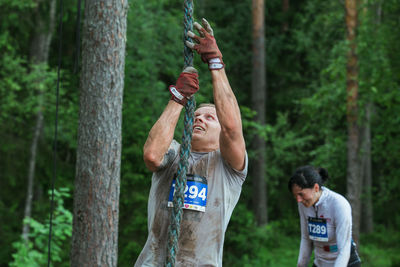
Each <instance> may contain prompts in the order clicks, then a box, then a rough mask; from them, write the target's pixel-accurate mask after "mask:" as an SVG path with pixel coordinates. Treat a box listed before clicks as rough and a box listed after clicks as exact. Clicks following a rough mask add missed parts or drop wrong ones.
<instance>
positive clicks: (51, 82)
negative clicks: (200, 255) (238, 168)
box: [0, 0, 400, 266]
mask: <svg viewBox="0 0 400 267" xmlns="http://www.w3.org/2000/svg"><path fill="white" fill-rule="evenodd" d="M37 3H38V2H37V1H33V0H29V1H28V0H13V1H11V0H0V53H1V55H2V56H1V57H0V111H1V112H0V125H2V127H1V130H0V155H1V156H0V158H1V160H0V170H1V171H0V223H1V224H2V227H1V228H0V236H1V237H2V239H1V240H0V245H1V247H2V248H3V249H2V250H1V251H0V265H1V266H3V265H6V264H7V263H8V262H11V261H12V258H11V254H12V253H14V255H15V257H18V260H24V259H26V258H27V257H28V256H29V257H32V258H35V260H32V261H31V262H30V263H32V264H34V262H40V263H44V262H45V258H43V257H44V254H45V251H46V248H45V246H46V242H45V240H46V236H45V234H44V232H45V229H46V227H47V226H46V225H43V224H42V223H39V222H44V221H45V220H46V218H47V217H48V213H49V209H50V208H49V204H48V201H47V198H46V197H45V196H44V195H45V194H44V193H43V192H46V191H47V188H49V181H50V178H51V176H52V169H51V164H50V163H51V162H52V153H53V149H52V148H53V147H52V143H53V141H54V140H53V136H54V130H55V129H54V121H55V103H56V99H55V86H56V71H55V70H56V66H57V53H58V50H57V49H58V46H57V45H58V40H59V38H60V37H59V36H57V35H55V36H54V37H53V41H52V45H51V50H50V57H49V62H48V64H44V65H40V66H39V65H38V66H36V65H31V64H30V63H29V62H30V61H29V54H30V51H29V47H30V40H31V36H32V34H33V32H34V30H35V29H34V28H35V23H33V21H34V16H35V14H37V13H39V14H42V15H44V12H46V11H48V10H45V8H38V6H37ZM265 4H266V6H265V8H266V10H265V11H266V17H265V21H266V35H265V37H266V63H267V73H266V75H267V87H268V94H267V95H268V101H267V114H266V115H267V117H266V118H267V123H266V125H264V126H261V125H258V124H257V123H255V122H254V121H253V118H254V112H253V111H252V107H251V103H250V99H251V98H250V93H249V91H250V89H249V88H250V86H251V69H252V66H251V56H252V51H251V47H252V40H251V38H252V36H251V33H252V21H251V1H250V0H246V1H242V0H230V1H227V0H223V1H204V0H201V1H194V7H195V8H194V12H195V15H194V16H195V21H199V20H200V19H201V18H202V17H205V18H207V19H208V21H209V22H210V23H211V25H212V27H213V29H214V34H215V37H216V39H217V41H218V45H219V47H220V49H221V51H222V53H223V55H224V62H225V63H226V71H227V74H228V77H229V79H230V83H231V86H232V88H233V90H234V92H235V94H236V95H237V98H238V100H239V103H240V105H241V112H242V118H243V128H244V131H245V139H246V143H247V144H250V142H251V140H252V138H253V137H254V135H256V134H257V135H260V136H262V137H263V138H264V139H265V140H266V142H267V155H266V156H267V157H266V163H265V164H266V166H267V167H266V172H267V173H266V174H267V179H268V180H267V185H268V187H267V188H268V215H269V216H268V217H269V218H270V224H269V225H267V226H266V227H262V228H258V227H257V226H255V222H254V217H253V213H252V211H251V210H250V207H251V205H252V204H251V199H252V188H251V179H252V177H248V179H247V181H246V183H245V184H244V187H243V191H242V196H241V199H240V202H239V204H238V206H237V207H236V209H235V211H234V214H233V217H232V220H231V222H230V225H229V227H228V230H227V234H226V240H225V247H224V265H227V266H293V265H295V263H296V259H297V253H298V245H299V233H298V232H299V226H298V219H297V208H296V203H295V201H293V200H292V197H291V195H290V193H289V192H288V190H287V180H288V178H289V176H290V175H291V173H292V172H293V170H294V169H295V168H296V167H298V166H300V165H305V164H313V165H317V166H322V167H325V168H327V169H328V172H329V173H330V176H331V177H332V179H331V180H330V181H329V184H328V186H329V187H330V188H332V189H334V190H335V191H337V192H340V193H342V194H345V192H346V168H347V166H346V164H347V161H346V157H347V156H346V142H347V128H346V76H345V75H346V55H347V49H348V43H347V42H346V41H345V35H346V32H345V31H346V27H345V17H344V16H345V9H344V3H343V2H342V1H318V0H301V1H291V3H290V9H289V10H288V11H287V12H284V11H283V10H282V1H281V0H272V1H267V2H266V3H265ZM399 12H400V5H399V0H386V1H380V0H372V1H368V2H364V4H363V6H362V7H360V13H359V19H360V23H359V25H358V31H357V34H358V35H357V53H358V59H359V91H360V94H359V97H360V102H359V103H360V105H359V111H360V124H361V125H362V123H364V114H365V105H366V104H367V103H372V104H373V106H374V108H373V113H372V121H371V123H372V125H371V129H372V140H371V142H372V165H373V166H372V168H373V205H374V216H375V217H374V222H375V223H379V224H381V225H382V227H383V228H388V230H387V231H386V230H384V229H380V227H378V228H377V231H376V233H375V234H373V235H370V236H362V237H361V238H362V242H361V256H362V257H363V259H364V260H363V261H364V265H366V266H390V265H392V266H396V264H397V265H398V264H399V259H398V257H397V254H396V253H395V252H394V249H398V247H397V246H396V245H393V244H396V239H395V238H397V239H398V231H395V230H389V229H398V227H399V226H400V216H399V215H396V214H398V212H397V211H398V210H399V209H400V199H399V197H400V195H399V194H397V192H398V191H399V190H400V180H399V179H396V177H399V176H400V170H399V169H398V168H396V166H397V165H398V158H400V154H399V153H400V141H399V140H400V127H399V125H400V119H399V116H397V114H399V113H400V90H399V88H400V63H399V62H400V48H399V47H400V46H399V45H398V43H399V41H400V40H399V36H400V21H399V20H398V14H399ZM379 14H380V15H379ZM76 15H77V14H76V4H75V3H73V2H68V3H65V6H64V17H63V21H64V25H63V36H62V37H61V38H62V40H63V51H62V54H63V58H62V60H63V61H62V72H61V74H62V75H61V84H60V109H59V122H58V127H59V128H58V151H57V152H58V153H57V155H56V157H57V166H58V168H59V169H58V173H59V175H58V177H57V178H58V179H57V181H56V182H57V184H58V186H57V187H60V186H62V187H68V188H70V189H72V188H73V179H74V171H75V161H76V156H75V153H76V146H77V144H76V131H77V126H78V114H79V111H78V108H79V91H78V90H77V88H79V74H76V73H74V72H73V66H74V63H75V62H74V55H75V54H76V51H75V41H76V40H75V36H76V33H75V26H76V25H75V21H76ZM182 22H183V9H182V1H178V0H162V1H155V0H132V1H130V9H129V13H128V32H127V50H126V67H125V92H124V105H123V129H122V135H123V149H122V165H121V195H120V221H119V258H118V262H119V265H120V266H128V265H131V264H132V261H135V259H136V257H137V256H138V254H139V253H140V251H141V249H142V247H143V245H144V243H145V241H146V238H147V198H148V192H149V189H150V183H151V173H150V172H149V171H147V170H146V168H145V166H144V164H143V159H142V156H143V155H142V148H143V144H144V142H145V140H146V137H147V134H148V132H149V130H150V128H151V127H152V125H153V123H154V122H155V121H156V119H157V118H158V116H159V115H160V114H161V112H162V110H163V108H164V106H165V104H166V103H167V101H168V99H169V97H170V95H169V92H168V86H169V85H171V84H174V83H175V81H176V77H177V76H178V75H179V73H180V71H181V70H182V68H183V55H182V53H183V52H182V51H183V42H182V31H183V24H182ZM285 22H287V23H288V28H287V30H284V29H283V24H284V23H285ZM194 66H195V67H196V68H197V69H198V71H199V78H200V91H199V93H198V94H197V95H196V100H197V103H202V102H210V101H212V85H211V79H210V75H209V71H208V69H207V66H206V65H205V64H203V62H201V60H200V58H199V57H198V56H197V55H195V58H194ZM39 109H40V110H42V112H43V114H44V119H45V125H44V128H43V131H42V135H41V139H40V142H39V147H38V156H37V157H38V160H37V164H36V177H35V186H34V206H33V214H34V216H33V217H35V220H33V219H31V220H30V222H31V224H32V225H31V227H32V232H31V233H32V235H34V234H35V235H37V238H31V240H32V241H31V242H30V243H29V244H28V245H25V244H23V243H22V242H21V241H20V236H19V235H20V229H21V226H22V221H23V219H22V216H23V215H22V214H23V208H22V207H23V203H24V201H25V197H26V196H25V194H26V172H27V169H28V162H29V148H30V146H31V140H32V134H33V129H34V125H35V117H36V114H37V112H38V110H39ZM182 127H183V123H182V120H181V121H180V122H179V125H178V129H177V131H176V136H175V138H176V139H177V140H178V141H179V140H180V139H181V134H182ZM248 154H249V157H250V160H251V159H252V158H253V157H255V156H257V155H256V154H255V152H254V151H252V150H251V149H248ZM62 206H64V207H65V209H66V210H65V211H63V212H65V213H67V210H71V209H72V201H71V199H66V200H65V202H64V203H62ZM60 212H61V211H60ZM388 214H395V215H393V216H389V217H388ZM58 218H59V219H60V217H59V216H58ZM61 218H62V216H61ZM64 219H65V221H67V220H68V218H64ZM64 219H63V220H64ZM56 220H57V219H56ZM60 220H61V219H60ZM57 223H58V222H57ZM67 226H68V223H61V222H60V224H57V225H54V228H53V229H54V231H55V232H54V233H55V236H58V237H64V238H65V240H64V241H61V243H62V245H61V243H58V241H56V243H55V245H54V247H53V248H54V250H53V251H54V253H55V256H54V257H55V258H54V259H57V260H59V261H57V262H56V263H57V266H63V264H67V262H68V252H69V248H68V247H64V245H67V244H69V241H68V238H69V235H70V232H68V231H69V230H66V229H68V227H67ZM388 226H389V227H388ZM59 231H61V232H59ZM65 231H67V232H65ZM383 237H390V238H387V239H384V238H383ZM12 243H14V244H16V245H15V246H16V247H15V248H13V247H11V246H9V245H8V244H12ZM58 248H60V250H58ZM13 249H14V250H15V251H17V252H15V251H13ZM18 255H20V256H21V257H19V256H18ZM374 260H375V262H374ZM374 263H375V265H374ZM15 264H16V265H18V264H17V258H16V259H15ZM19 266H29V265H26V264H22V262H20V265H19ZM41 266H43V264H42V265H41Z"/></svg>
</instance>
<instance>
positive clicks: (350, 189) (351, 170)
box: [346, 0, 362, 242]
mask: <svg viewBox="0 0 400 267" xmlns="http://www.w3.org/2000/svg"><path fill="white" fill-rule="evenodd" d="M346 26H347V41H348V42H349V51H348V54H347V73H346V79H347V131H348V139H347V198H348V200H349V202H350V205H351V208H352V217H353V238H354V239H355V241H356V242H358V241H359V235H360V215H361V200H360V197H361V188H362V180H361V178H360V160H359V140H360V137H359V135H360V133H359V125H358V58H357V54H356V30H357V3H356V0H346Z"/></svg>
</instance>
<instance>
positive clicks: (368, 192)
mask: <svg viewBox="0 0 400 267" xmlns="http://www.w3.org/2000/svg"><path fill="white" fill-rule="evenodd" d="M372 107H373V106H372V102H368V103H367V105H366V107H365V119H364V124H363V127H362V130H361V137H362V141H361V175H360V176H361V179H363V190H362V200H363V201H362V206H361V211H362V213H361V219H362V220H361V222H362V223H361V230H362V232H364V233H371V232H373V230H374V222H373V209H372V164H371V112H372Z"/></svg>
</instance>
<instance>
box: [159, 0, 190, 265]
mask: <svg viewBox="0 0 400 267" xmlns="http://www.w3.org/2000/svg"><path fill="white" fill-rule="evenodd" d="M192 28H193V0H185V1H184V36H183V47H184V50H183V54H184V66H185V68H186V67H188V66H193V52H192V50H191V49H190V48H188V47H187V46H186V44H185V41H186V40H188V41H190V42H191V41H192V40H191V39H190V38H189V37H188V36H187V32H188V31H189V30H190V31H192ZM195 107H196V101H195V98H194V96H193V97H192V98H191V99H190V100H189V101H188V102H187V103H186V106H185V109H186V111H185V117H184V125H185V128H184V130H183V135H182V144H181V148H180V152H179V155H180V162H179V167H178V172H177V177H176V181H175V194H174V199H173V203H174V207H173V209H172V213H171V219H170V225H169V229H168V244H167V257H166V261H165V266H166V267H173V266H175V257H176V254H177V253H178V239H179V234H180V226H181V220H182V207H183V203H184V195H185V187H186V173H187V167H188V158H189V154H190V151H191V141H192V131H193V119H194V110H195Z"/></svg>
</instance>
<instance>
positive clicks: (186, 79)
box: [169, 67, 199, 106]
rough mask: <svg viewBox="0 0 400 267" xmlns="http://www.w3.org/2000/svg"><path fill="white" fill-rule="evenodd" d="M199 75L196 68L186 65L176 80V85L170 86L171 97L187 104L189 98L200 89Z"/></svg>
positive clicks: (182, 103)
mask: <svg viewBox="0 0 400 267" xmlns="http://www.w3.org/2000/svg"><path fill="white" fill-rule="evenodd" d="M198 77H199V75H198V74H197V70H196V69H195V68H193V67H186V68H185V69H184V70H183V71H182V73H181V75H179V77H178V79H177V80H176V85H171V86H170V87H169V91H170V92H171V94H172V97H171V99H172V100H174V101H175V102H178V103H179V104H181V105H182V106H185V105H186V102H187V101H188V99H189V98H190V97H191V96H192V95H193V94H194V93H196V92H197V91H198V90H199V79H198Z"/></svg>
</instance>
